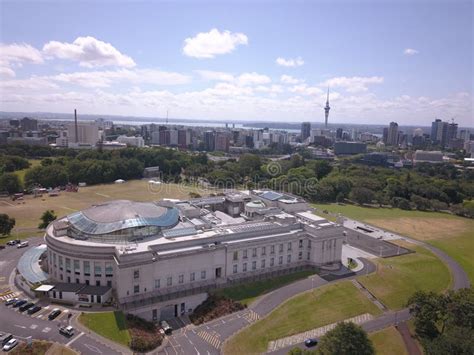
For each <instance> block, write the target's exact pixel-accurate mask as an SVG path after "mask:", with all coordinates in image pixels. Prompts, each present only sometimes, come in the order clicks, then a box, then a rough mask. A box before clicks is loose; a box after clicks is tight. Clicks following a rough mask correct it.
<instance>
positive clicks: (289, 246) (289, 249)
mask: <svg viewBox="0 0 474 355" xmlns="http://www.w3.org/2000/svg"><path fill="white" fill-rule="evenodd" d="M288 251H291V242H289V243H288Z"/></svg>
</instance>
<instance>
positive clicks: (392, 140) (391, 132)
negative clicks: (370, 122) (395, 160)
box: [387, 122, 398, 146]
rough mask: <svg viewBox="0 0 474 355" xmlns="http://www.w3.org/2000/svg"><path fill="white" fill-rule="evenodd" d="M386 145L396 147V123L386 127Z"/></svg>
mask: <svg viewBox="0 0 474 355" xmlns="http://www.w3.org/2000/svg"><path fill="white" fill-rule="evenodd" d="M387 144H388V145H392V146H397V145H398V123H397V122H390V126H389V127H388V134H387Z"/></svg>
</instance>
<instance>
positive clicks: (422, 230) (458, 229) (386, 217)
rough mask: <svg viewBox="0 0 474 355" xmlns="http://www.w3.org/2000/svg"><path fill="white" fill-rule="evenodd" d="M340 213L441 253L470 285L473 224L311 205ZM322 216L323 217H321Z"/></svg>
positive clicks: (443, 216)
mask: <svg viewBox="0 0 474 355" xmlns="http://www.w3.org/2000/svg"><path fill="white" fill-rule="evenodd" d="M314 206H315V207H316V208H318V209H320V210H327V211H329V212H332V213H341V214H343V215H345V216H347V217H349V218H354V219H357V220H361V221H364V222H367V223H370V224H372V225H375V226H378V227H380V228H384V229H387V230H390V231H393V232H395V233H399V234H402V235H406V236H407V237H411V238H414V239H418V240H423V241H426V242H427V243H429V244H431V245H433V246H435V247H437V248H439V249H441V250H443V251H444V252H446V253H447V254H448V255H450V256H451V257H452V258H453V259H455V260H456V261H457V262H459V264H461V266H462V267H463V268H464V270H465V271H466V272H467V274H468V276H469V279H470V280H471V283H473V284H474V258H473V257H472V255H474V220H472V219H467V218H462V217H458V216H453V215H450V214H447V213H437V212H421V211H404V210H400V209H397V208H366V207H359V206H352V205H344V206H340V205H336V204H334V205H332V204H331V205H314ZM323 215H324V214H323Z"/></svg>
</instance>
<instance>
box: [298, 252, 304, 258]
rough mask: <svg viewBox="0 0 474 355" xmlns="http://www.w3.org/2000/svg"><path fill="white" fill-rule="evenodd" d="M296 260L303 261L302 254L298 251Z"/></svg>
mask: <svg viewBox="0 0 474 355" xmlns="http://www.w3.org/2000/svg"><path fill="white" fill-rule="evenodd" d="M298 260H303V252H302V251H300V252H299V253H298Z"/></svg>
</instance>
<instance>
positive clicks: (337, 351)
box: [317, 322, 375, 355]
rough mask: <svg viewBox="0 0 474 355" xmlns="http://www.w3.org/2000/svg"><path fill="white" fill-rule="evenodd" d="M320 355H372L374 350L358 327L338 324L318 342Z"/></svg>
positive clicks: (352, 324) (349, 324)
mask: <svg viewBox="0 0 474 355" xmlns="http://www.w3.org/2000/svg"><path fill="white" fill-rule="evenodd" d="M317 353H318V354H320V355H352V354H358V355H374V354H375V350H374V346H373V345H372V342H371V341H370V339H369V338H368V337H367V333H366V332H365V331H364V330H363V329H362V328H361V327H359V326H358V325H356V324H354V323H352V322H350V323H339V324H338V325H337V326H336V327H335V328H334V329H333V330H330V331H329V332H327V333H326V334H325V335H324V336H323V337H322V338H321V341H320V342H319V346H318V349H317Z"/></svg>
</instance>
